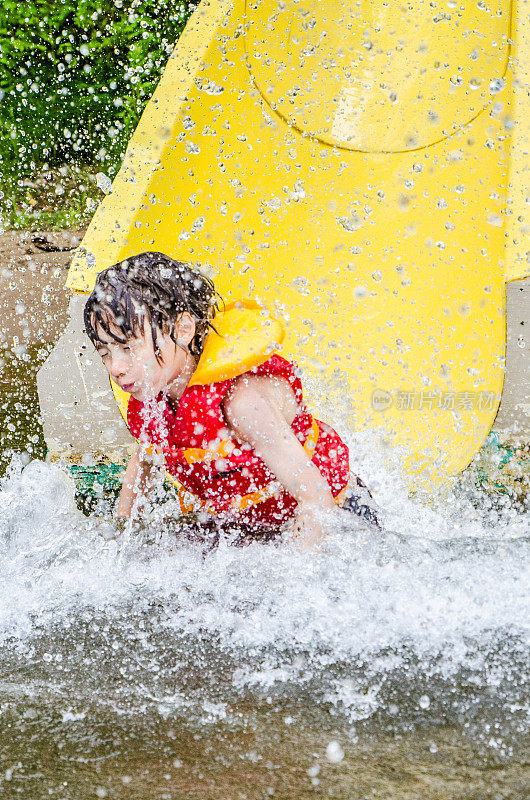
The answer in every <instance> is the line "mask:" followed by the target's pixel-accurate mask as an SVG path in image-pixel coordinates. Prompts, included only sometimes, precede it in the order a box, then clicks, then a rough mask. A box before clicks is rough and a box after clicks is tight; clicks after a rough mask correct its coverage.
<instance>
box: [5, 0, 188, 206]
mask: <svg viewBox="0 0 530 800" xmlns="http://www.w3.org/2000/svg"><path fill="white" fill-rule="evenodd" d="M193 8H194V5H193V4H191V3H190V2H189V1H188V0H186V2H180V0H179V1H177V0H24V2H20V0H3V3H2V11H1V12H0V142H1V143H0V173H2V174H3V179H4V180H3V183H4V187H6V188H7V190H8V191H9V184H10V182H11V183H13V181H14V182H15V184H16V182H17V181H19V180H20V179H21V178H23V177H28V176H30V175H31V174H32V173H33V172H34V170H35V167H36V166H38V165H42V164H45V163H46V164H48V165H49V166H50V167H53V166H60V165H64V164H68V163H72V162H77V163H78V164H93V165H96V166H97V169H99V170H103V171H106V172H109V173H111V174H112V173H113V172H114V171H115V170H116V168H117V166H118V165H119V162H120V161H121V158H122V157H123V153H124V150H125V147H126V145H127V142H128V140H129V138H130V136H131V134H132V132H133V130H134V128H135V126H136V124H137V122H138V119H139V117H140V115H141V112H142V110H143V108H144V106H145V104H146V102H147V100H148V99H149V97H150V96H151V94H152V92H153V90H154V88H155V86H156V84H157V82H158V80H159V78H160V75H161V73H162V71H163V68H164V66H165V63H166V60H167V58H168V55H169V54H170V53H171V51H172V49H173V47H174V44H175V42H176V40H177V39H178V36H179V35H180V33H181V31H182V29H183V27H184V25H185V23H186V21H187V19H188V17H189V15H190V13H191V11H192V10H193ZM15 179H16V180H15ZM4 191H5V188H4Z"/></svg>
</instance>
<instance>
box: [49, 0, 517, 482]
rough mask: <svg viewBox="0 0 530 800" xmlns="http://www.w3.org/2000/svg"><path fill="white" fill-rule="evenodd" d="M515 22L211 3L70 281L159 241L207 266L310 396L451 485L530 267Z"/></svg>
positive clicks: (396, 2)
mask: <svg viewBox="0 0 530 800" xmlns="http://www.w3.org/2000/svg"><path fill="white" fill-rule="evenodd" d="M520 19H522V15H521V14H520V12H518V9H517V7H516V6H512V5H511V4H510V2H509V0H495V2H493V0H480V2H478V3H476V2H473V3H470V2H464V0H443V1H442V0H436V1H435V2H431V1H430V0H386V1H385V2H381V0H358V1H357V2H353V0H352V1H351V2H347V1H346V0H320V1H319V0H285V1H282V0H255V1H254V2H251V1H250V0H249V1H247V2H245V0H233V2H225V1H224V0H203V2H201V3H200V5H199V6H198V8H197V9H196V11H195V12H194V13H193V15H192V17H191V18H190V20H189V22H188V25H187V27H186V29H185V31H184V33H183V34H182V36H181V38H180V40H179V42H178V44H177V46H176V48H175V50H174V52H173V54H172V56H171V57H170V59H169V61H168V64H167V67H166V70H165V72H164V75H163V77H162V79H161V81H160V84H159V86H158V88H157V90H156V91H155V93H154V95H153V97H152V98H151V101H150V102H149V104H148V106H147V108H146V110H145V112H144V114H143V116H142V119H141V121H140V123H139V125H138V128H137V130H136V132H135V133H134V136H133V137H132V139H131V142H130V144H129V148H128V150H127V154H126V157H125V160H124V164H123V167H122V169H121V171H120V173H119V174H118V175H117V177H116V179H115V180H114V182H113V184H112V190H111V192H110V193H109V194H108V196H107V197H106V198H105V199H104V201H103V202H102V204H101V205H100V207H99V208H98V211H97V213H96V214H95V216H94V218H93V220H92V223H91V225H90V227H89V229H88V231H87V233H86V236H85V238H84V240H83V242H82V246H81V248H80V249H79V250H78V251H77V253H76V255H75V257H74V260H73V263H72V266H71V269H70V273H69V277H68V286H69V287H70V289H71V290H72V291H73V292H75V293H86V292H89V291H90V290H91V288H92V286H93V283H94V279H95V275H96V273H97V272H98V271H100V270H102V269H104V268H105V267H107V266H109V265H110V264H113V263H115V262H117V261H119V260H121V259H123V258H125V257H127V256H129V255H131V254H134V253H138V252H140V251H145V250H158V251H162V252H165V253H168V254H169V255H171V256H173V257H175V258H179V259H181V260H190V261H192V262H194V263H198V264H200V265H201V266H202V268H203V269H205V270H207V271H208V272H209V273H210V274H211V275H212V276H213V277H214V279H215V282H216V285H217V288H218V289H219V291H220V292H221V294H222V295H223V296H224V297H225V299H226V300H227V301H232V300H236V299H239V298H249V299H253V300H257V301H258V302H260V303H261V302H262V303H264V304H265V305H267V306H268V307H269V308H270V309H271V311H273V312H274V313H275V314H276V315H277V316H278V317H279V318H280V319H281V320H282V321H283V322H284V324H285V327H286V331H287V337H286V340H285V342H284V345H283V350H282V352H283V354H285V355H286V356H287V357H295V358H296V360H297V361H298V363H299V364H300V366H301V367H302V369H303V371H304V373H305V375H306V376H307V382H308V386H309V392H310V394H311V395H312V396H311V397H310V400H312V401H313V405H314V406H315V405H317V406H318V405H319V404H320V405H322V403H323V402H324V399H323V398H325V402H326V404H328V406H329V407H331V408H333V409H334V411H335V412H336V413H337V415H340V414H342V415H346V416H343V417H342V418H343V419H347V420H348V421H349V423H351V424H352V425H353V427H354V428H355V429H356V430H365V429H367V428H370V429H373V430H375V431H377V432H378V433H379V434H380V435H381V437H382V438H383V440H384V441H386V442H387V443H391V444H393V445H398V446H400V448H401V452H402V453H403V463H404V465H405V468H406V470H407V474H408V475H409V476H410V483H411V486H412V487H419V486H431V487H432V486H434V485H437V484H440V482H443V480H444V479H449V478H450V477H451V476H454V475H456V474H457V473H458V472H459V471H461V470H462V469H463V468H464V467H465V466H466V465H467V464H468V463H469V462H470V460H471V458H472V457H473V455H474V454H475V453H476V451H477V450H478V449H479V447H480V446H481V444H482V442H483V440H484V438H485V436H486V435H487V433H488V431H489V430H490V427H491V425H492V423H493V421H494V419H495V415H496V412H497V408H498V404H499V401H500V397H501V394H502V388H503V376H504V356H505V338H506V319H505V282H506V281H507V280H512V279H515V278H521V277H524V276H525V275H528V272H529V267H528V264H527V262H526V260H525V254H524V250H525V246H526V244H525V241H524V240H525V219H524V213H525V211H524V194H525V191H524V187H525V179H524V173H523V168H524V165H525V162H524V158H525V156H524V154H525V151H526V152H527V146H528V122H527V120H528V106H527V91H528V83H527V78H526V73H525V64H524V63H522V62H523V58H522V55H523V52H528V40H526V41H525V36H526V31H525V29H524V28H523V26H520V22H519V20H520ZM519 26H520V27H521V29H519ZM526 68H527V65H526ZM55 369H57V364H56V365H55ZM101 391H102V392H103V393H104V392H105V391H106V389H105V388H104V387H103V388H102V390H101ZM41 399H42V391H41ZM328 416H329V412H328Z"/></svg>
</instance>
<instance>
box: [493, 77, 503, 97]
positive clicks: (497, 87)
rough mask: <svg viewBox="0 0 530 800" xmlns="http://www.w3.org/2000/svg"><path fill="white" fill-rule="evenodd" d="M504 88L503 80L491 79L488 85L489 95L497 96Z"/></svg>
mask: <svg viewBox="0 0 530 800" xmlns="http://www.w3.org/2000/svg"><path fill="white" fill-rule="evenodd" d="M505 86H506V80H505V79H504V78H492V80H491V81H490V85H489V93H490V94H499V92H502V90H503V89H504V87H505Z"/></svg>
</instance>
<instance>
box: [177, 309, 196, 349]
mask: <svg viewBox="0 0 530 800" xmlns="http://www.w3.org/2000/svg"><path fill="white" fill-rule="evenodd" d="M195 330H196V328H195V320H194V319H193V317H192V316H191V314H189V313H188V312H187V311H183V312H182V314H181V315H180V316H179V318H178V320H177V322H176V324H175V328H174V331H175V339H176V340H177V341H178V343H179V345H180V346H181V347H188V346H189V345H190V344H191V342H192V341H193V337H194V336H195Z"/></svg>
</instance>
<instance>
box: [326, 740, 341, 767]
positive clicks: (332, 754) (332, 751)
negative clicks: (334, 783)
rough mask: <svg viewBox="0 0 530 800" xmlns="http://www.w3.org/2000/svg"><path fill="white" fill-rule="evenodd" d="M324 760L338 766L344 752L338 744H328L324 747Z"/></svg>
mask: <svg viewBox="0 0 530 800" xmlns="http://www.w3.org/2000/svg"><path fill="white" fill-rule="evenodd" d="M326 758H327V760H328V761H331V763H332V764H338V763H339V761H342V759H343V758H344V750H343V749H342V747H341V746H340V744H339V743H338V742H330V743H329V744H328V746H327V747H326Z"/></svg>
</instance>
